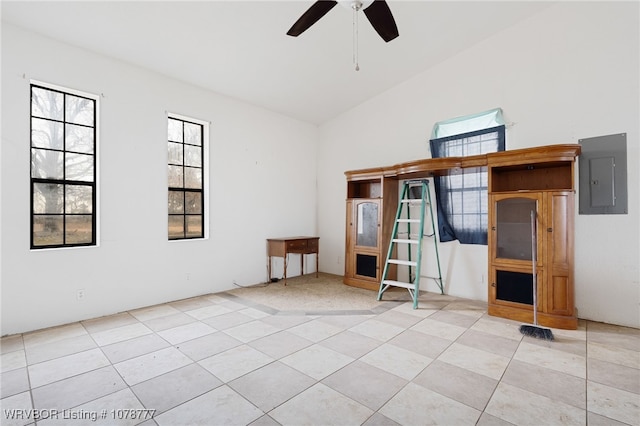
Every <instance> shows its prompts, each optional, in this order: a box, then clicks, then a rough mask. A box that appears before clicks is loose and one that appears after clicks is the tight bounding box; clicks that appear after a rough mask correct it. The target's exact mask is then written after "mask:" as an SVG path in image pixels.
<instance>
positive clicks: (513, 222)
mask: <svg viewBox="0 0 640 426" xmlns="http://www.w3.org/2000/svg"><path fill="white" fill-rule="evenodd" d="M536 205H537V202H536V200H535V199H531V198H507V199H504V200H500V201H498V202H497V203H496V231H497V234H496V237H497V247H496V257H500V258H506V259H518V260H532V259H531V212H534V214H535V212H536V211H537V209H536Z"/></svg>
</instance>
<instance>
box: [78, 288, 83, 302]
mask: <svg viewBox="0 0 640 426" xmlns="http://www.w3.org/2000/svg"><path fill="white" fill-rule="evenodd" d="M76 300H78V301H83V300H84V289H83V288H81V289H80V290H78V292H77V293H76Z"/></svg>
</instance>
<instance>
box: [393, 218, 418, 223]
mask: <svg viewBox="0 0 640 426" xmlns="http://www.w3.org/2000/svg"><path fill="white" fill-rule="evenodd" d="M398 223H420V219H398Z"/></svg>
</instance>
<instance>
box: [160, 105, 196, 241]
mask: <svg viewBox="0 0 640 426" xmlns="http://www.w3.org/2000/svg"><path fill="white" fill-rule="evenodd" d="M203 135H204V126H203V125H202V124H197V123H193V122H190V121H186V120H181V119H178V118H174V117H170V118H169V119H168V122H167V144H168V145H167V152H168V155H167V159H168V164H167V170H168V190H169V191H168V215H169V217H168V222H167V223H168V238H169V239H170V240H180V239H192V238H204V182H203V176H204V164H203V158H204V140H203V137H204V136H203Z"/></svg>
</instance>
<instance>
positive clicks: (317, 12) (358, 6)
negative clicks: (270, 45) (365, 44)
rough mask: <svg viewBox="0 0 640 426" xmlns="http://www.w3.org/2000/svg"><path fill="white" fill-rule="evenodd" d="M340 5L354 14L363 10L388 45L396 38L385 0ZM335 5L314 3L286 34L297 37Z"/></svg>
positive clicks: (324, 0) (357, 0)
mask: <svg viewBox="0 0 640 426" xmlns="http://www.w3.org/2000/svg"><path fill="white" fill-rule="evenodd" d="M340 3H343V4H344V3H346V5H347V7H349V8H350V9H353V11H354V14H355V13H356V12H359V11H360V10H363V11H364V14H365V16H366V17H367V19H368V20H369V22H370V23H371V26H373V29H374V30H376V32H377V33H378V34H379V35H380V37H382V39H383V40H384V41H385V42H387V43H388V42H390V41H391V40H393V39H394V38H396V37H398V27H397V26H396V21H395V20H394V19H393V15H392V14H391V9H389V5H387V2H386V1H385V0H374V1H372V0H350V1H341V2H340ZM337 4H338V2H337V1H333V0H320V1H316V2H315V3H314V4H312V5H311V7H310V8H309V9H307V11H306V12H305V13H303V14H302V16H301V17H300V18H299V19H298V20H297V21H296V23H295V24H293V26H292V27H291V28H290V29H289V31H287V34H288V35H290V36H292V37H297V36H299V35H300V34H302V33H303V32H305V31H306V30H308V29H309V27H311V26H312V25H313V24H315V23H316V22H318V20H320V18H322V17H323V16H324V15H326V14H327V13H328V12H329V11H330V10H331V9H333V8H334V6H335V5H337Z"/></svg>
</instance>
